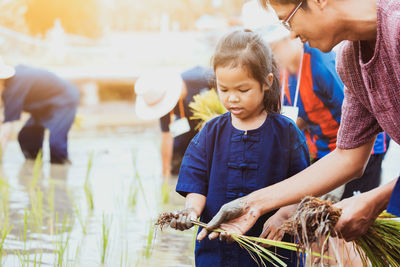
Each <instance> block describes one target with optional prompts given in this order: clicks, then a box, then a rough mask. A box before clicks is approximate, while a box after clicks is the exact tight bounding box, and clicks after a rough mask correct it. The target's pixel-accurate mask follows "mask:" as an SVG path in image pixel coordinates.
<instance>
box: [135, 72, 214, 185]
mask: <svg viewBox="0 0 400 267" xmlns="http://www.w3.org/2000/svg"><path fill="white" fill-rule="evenodd" d="M213 76H214V74H213V71H211V70H209V69H206V68H203V67H200V66H196V67H194V68H191V69H189V70H187V71H185V72H183V73H182V74H181V75H178V74H176V73H175V74H170V73H167V72H166V73H162V74H161V73H152V74H150V75H145V76H142V77H139V79H138V80H137V82H136V84H135V92H136V95H137V98H136V114H137V116H138V117H139V118H141V119H143V120H152V119H157V118H159V119H160V126H161V131H162V136H161V138H162V141H161V157H162V173H163V176H164V177H165V178H169V177H170V176H171V174H173V175H176V174H178V172H179V168H180V163H181V161H182V158H183V155H184V153H185V151H186V148H187V146H188V145H189V143H190V140H191V139H192V138H193V137H194V136H195V134H196V133H197V131H196V130H195V128H196V125H197V124H198V121H196V120H191V119H190V117H191V116H192V115H193V114H192V112H191V111H190V109H189V103H190V102H192V101H193V97H194V96H195V95H197V94H199V93H201V92H202V91H205V90H210V89H211V87H212V83H213Z"/></svg>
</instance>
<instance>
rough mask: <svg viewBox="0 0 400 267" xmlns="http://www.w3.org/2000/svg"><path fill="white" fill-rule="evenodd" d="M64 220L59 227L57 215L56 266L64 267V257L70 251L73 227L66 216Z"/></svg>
mask: <svg viewBox="0 0 400 267" xmlns="http://www.w3.org/2000/svg"><path fill="white" fill-rule="evenodd" d="M64 216H65V217H64V219H63V222H62V225H61V226H60V227H58V213H56V225H57V226H56V240H55V245H56V256H57V257H56V262H55V266H59V267H62V266H64V265H65V264H64V261H65V260H64V257H65V255H66V251H67V249H68V245H69V240H70V235H71V232H70V230H71V226H69V218H68V217H67V216H66V215H64Z"/></svg>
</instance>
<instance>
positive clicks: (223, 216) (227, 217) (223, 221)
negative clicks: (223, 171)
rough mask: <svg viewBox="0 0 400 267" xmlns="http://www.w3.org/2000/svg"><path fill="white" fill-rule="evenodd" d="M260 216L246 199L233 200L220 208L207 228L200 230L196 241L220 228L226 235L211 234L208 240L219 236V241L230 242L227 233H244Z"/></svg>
mask: <svg viewBox="0 0 400 267" xmlns="http://www.w3.org/2000/svg"><path fill="white" fill-rule="evenodd" d="M260 215H261V214H260V212H259V211H258V210H257V209H255V208H254V207H251V206H250V205H249V203H248V202H247V200H246V197H243V198H239V199H236V200H233V201H231V202H229V203H226V204H225V205H223V206H222V207H221V209H220V210H219V212H218V213H217V214H216V215H215V216H214V218H213V219H212V220H211V221H210V222H209V223H208V225H207V228H204V229H203V230H201V232H200V233H199V235H198V236H197V240H199V241H200V240H203V239H204V238H205V237H206V236H207V235H208V234H209V233H210V230H212V229H216V228H220V229H222V230H224V231H226V232H227V233H222V234H221V235H220V234H219V233H217V232H212V233H210V234H209V238H210V239H216V238H217V237H218V236H220V239H221V240H225V241H230V236H229V234H228V233H237V234H244V233H246V232H247V231H248V230H249V229H250V228H251V227H252V226H253V225H254V224H255V223H256V221H257V219H258V218H259V217H260Z"/></svg>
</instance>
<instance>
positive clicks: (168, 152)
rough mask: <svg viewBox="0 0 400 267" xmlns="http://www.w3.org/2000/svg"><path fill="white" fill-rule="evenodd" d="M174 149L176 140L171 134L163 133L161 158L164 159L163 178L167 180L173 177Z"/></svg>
mask: <svg viewBox="0 0 400 267" xmlns="http://www.w3.org/2000/svg"><path fill="white" fill-rule="evenodd" d="M173 149H174V138H173V137H172V135H171V133H170V132H163V133H162V140H161V157H162V168H163V170H162V171H163V176H164V177H165V178H170V177H171V162H172V153H173Z"/></svg>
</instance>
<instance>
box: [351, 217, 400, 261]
mask: <svg viewBox="0 0 400 267" xmlns="http://www.w3.org/2000/svg"><path fill="white" fill-rule="evenodd" d="M354 244H355V247H356V250H357V252H358V254H359V255H360V257H361V260H362V263H363V265H364V266H370V264H371V265H372V266H374V267H385V266H392V267H398V266H400V221H399V220H398V219H393V218H384V217H380V218H378V219H376V220H375V222H374V223H373V224H372V226H370V228H369V229H368V231H367V233H366V234H364V235H363V236H361V237H360V238H358V239H356V240H355V241H354Z"/></svg>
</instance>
